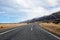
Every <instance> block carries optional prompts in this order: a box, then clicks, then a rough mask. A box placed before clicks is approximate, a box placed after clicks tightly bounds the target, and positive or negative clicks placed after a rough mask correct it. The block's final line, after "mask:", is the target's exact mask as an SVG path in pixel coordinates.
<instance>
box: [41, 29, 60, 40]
mask: <svg viewBox="0 0 60 40" xmlns="http://www.w3.org/2000/svg"><path fill="white" fill-rule="evenodd" d="M41 30H43V31H45V32H47V33H48V34H50V35H52V36H54V37H55V38H57V39H59V40H60V37H58V36H56V35H54V34H52V33H50V32H48V31H46V30H45V29H41Z"/></svg>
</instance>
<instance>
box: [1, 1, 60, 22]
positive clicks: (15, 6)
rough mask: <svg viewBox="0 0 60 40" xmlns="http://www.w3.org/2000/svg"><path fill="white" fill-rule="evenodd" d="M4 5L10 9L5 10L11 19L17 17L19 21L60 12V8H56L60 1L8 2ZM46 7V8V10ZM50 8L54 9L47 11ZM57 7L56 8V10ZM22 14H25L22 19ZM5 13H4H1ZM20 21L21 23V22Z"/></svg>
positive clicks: (5, 8)
mask: <svg viewBox="0 0 60 40" xmlns="http://www.w3.org/2000/svg"><path fill="white" fill-rule="evenodd" d="M2 4H4V5H5V4H6V5H7V6H9V7H4V8H2V9H4V10H5V11H6V12H7V13H8V14H6V16H7V15H8V16H9V17H17V16H18V17H17V18H18V20H19V19H20V20H27V19H32V18H35V17H41V16H45V15H49V14H51V13H53V12H56V11H59V10H60V6H59V7H56V6H57V5H60V4H59V0H13V1H12V0H7V1H6V2H5V1H4V2H3V3H2ZM45 7H46V8H45ZM47 7H48V8H50V7H54V8H52V9H51V10H49V9H47ZM55 7H56V8H55ZM21 12H24V13H23V14H26V15H24V17H23V16H22V17H23V18H20V17H21ZM0 13H4V12H0ZM20 20H19V21H20Z"/></svg>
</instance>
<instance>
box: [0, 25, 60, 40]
mask: <svg viewBox="0 0 60 40" xmlns="http://www.w3.org/2000/svg"><path fill="white" fill-rule="evenodd" d="M0 40H60V39H59V38H56V37H54V36H53V35H51V34H49V33H47V32H45V31H44V30H42V28H41V27H39V25H37V24H30V25H25V26H21V27H18V28H15V29H12V30H10V31H9V30H8V31H6V32H2V33H0Z"/></svg>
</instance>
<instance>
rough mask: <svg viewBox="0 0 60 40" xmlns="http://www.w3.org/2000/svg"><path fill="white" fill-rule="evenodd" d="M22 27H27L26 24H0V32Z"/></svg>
mask: <svg viewBox="0 0 60 40" xmlns="http://www.w3.org/2000/svg"><path fill="white" fill-rule="evenodd" d="M22 25H26V23H20V24H0V30H4V29H10V28H15V27H18V26H22Z"/></svg>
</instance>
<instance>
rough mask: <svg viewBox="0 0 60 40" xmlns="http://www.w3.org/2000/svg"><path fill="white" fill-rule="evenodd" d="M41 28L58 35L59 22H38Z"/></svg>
mask: <svg viewBox="0 0 60 40" xmlns="http://www.w3.org/2000/svg"><path fill="white" fill-rule="evenodd" d="M39 25H40V26H41V27H42V28H44V29H46V30H48V31H50V32H52V33H54V34H56V35H58V36H60V24H55V23H40V24H39Z"/></svg>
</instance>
